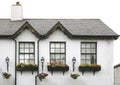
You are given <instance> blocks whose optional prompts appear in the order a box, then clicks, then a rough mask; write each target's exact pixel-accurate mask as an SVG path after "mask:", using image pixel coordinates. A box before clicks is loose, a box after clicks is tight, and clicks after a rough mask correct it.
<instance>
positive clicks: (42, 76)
mask: <svg viewBox="0 0 120 85" xmlns="http://www.w3.org/2000/svg"><path fill="white" fill-rule="evenodd" d="M47 76H48V74H47V73H41V74H39V79H40V80H41V81H42V79H45V78H46V77H47Z"/></svg>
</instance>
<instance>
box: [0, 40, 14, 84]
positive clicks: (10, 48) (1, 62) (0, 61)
mask: <svg viewBox="0 0 120 85" xmlns="http://www.w3.org/2000/svg"><path fill="white" fill-rule="evenodd" d="M14 44H15V42H14V41H13V40H7V39H0V85H9V84H10V85H14V80H15V45H14ZM7 56H8V57H9V59H10V62H9V73H10V74H12V75H11V78H10V79H8V80H7V79H3V77H2V72H7V64H6V62H5V58H6V57H7Z"/></svg>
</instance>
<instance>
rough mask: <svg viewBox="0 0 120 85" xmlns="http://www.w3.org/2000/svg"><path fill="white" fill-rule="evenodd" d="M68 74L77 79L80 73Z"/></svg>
mask: <svg viewBox="0 0 120 85" xmlns="http://www.w3.org/2000/svg"><path fill="white" fill-rule="evenodd" d="M70 76H71V77H72V78H73V79H77V78H78V77H79V76H80V75H79V74H77V73H72V74H71V75H70Z"/></svg>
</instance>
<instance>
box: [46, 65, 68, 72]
mask: <svg viewBox="0 0 120 85" xmlns="http://www.w3.org/2000/svg"><path fill="white" fill-rule="evenodd" d="M47 69H48V71H51V72H52V74H53V71H63V74H64V72H65V71H68V70H69V66H68V65H66V64H48V65H47Z"/></svg>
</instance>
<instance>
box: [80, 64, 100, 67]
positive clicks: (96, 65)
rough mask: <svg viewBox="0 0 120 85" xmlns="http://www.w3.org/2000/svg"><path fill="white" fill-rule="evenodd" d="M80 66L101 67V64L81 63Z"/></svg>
mask: <svg viewBox="0 0 120 85" xmlns="http://www.w3.org/2000/svg"><path fill="white" fill-rule="evenodd" d="M80 67H101V65H99V64H81V65H80Z"/></svg>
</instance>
